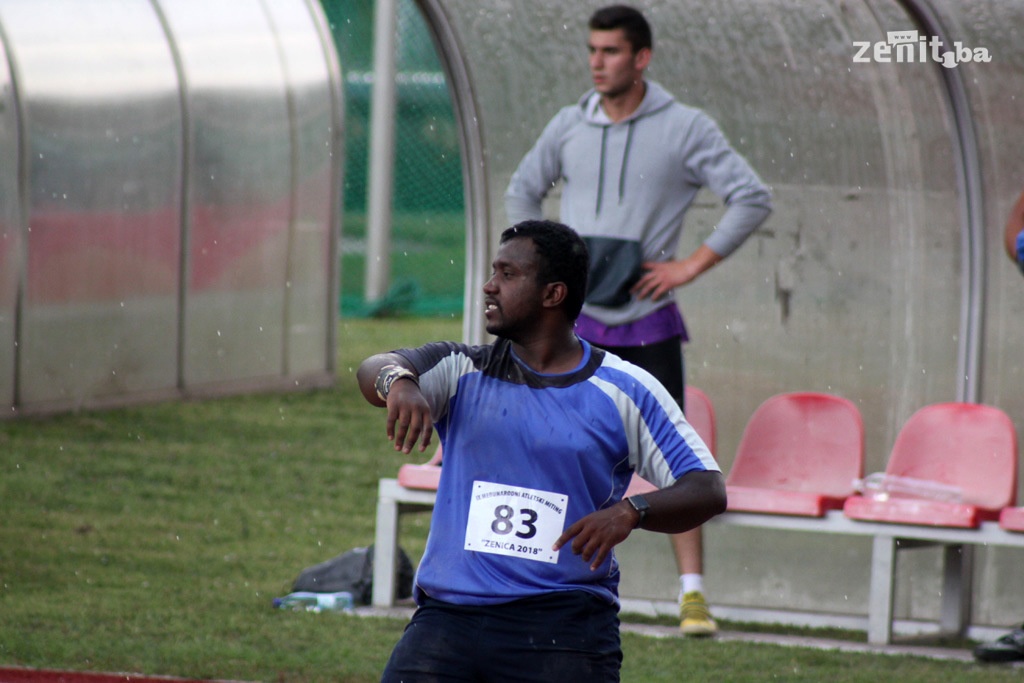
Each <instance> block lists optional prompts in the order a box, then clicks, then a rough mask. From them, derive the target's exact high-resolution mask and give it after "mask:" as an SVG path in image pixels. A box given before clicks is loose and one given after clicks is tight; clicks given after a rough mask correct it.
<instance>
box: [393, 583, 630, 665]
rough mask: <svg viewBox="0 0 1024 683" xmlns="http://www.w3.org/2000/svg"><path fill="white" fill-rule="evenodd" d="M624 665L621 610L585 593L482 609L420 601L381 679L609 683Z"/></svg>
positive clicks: (571, 593) (566, 594)
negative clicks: (620, 626) (583, 682)
mask: <svg viewBox="0 0 1024 683" xmlns="http://www.w3.org/2000/svg"><path fill="white" fill-rule="evenodd" d="M621 666H622V649H621V646H620V642H619V615H618V608H617V607H616V606H615V605H612V604H609V603H607V602H605V601H604V600H601V599H600V598H598V597H596V596H594V595H591V594H590V593H587V592H585V591H580V590H574V591H565V592H562V593H552V594H548V595H544V596H540V597H536V598H525V599H523V600H516V601H514V602H509V603H503V604H500V605H485V606H471V605H453V604H451V603H446V602H441V601H440V600H433V599H431V598H425V599H424V602H423V604H422V605H421V606H420V607H419V608H418V609H417V610H416V612H415V614H413V617H412V620H411V621H410V622H409V625H408V626H407V627H406V629H405V633H404V634H402V638H401V639H400V640H399V641H398V644H397V645H396V646H395V649H394V651H392V653H391V659H390V660H388V664H387V667H386V668H385V669H384V675H383V676H382V678H381V681H382V683H396V682H397V681H405V682H406V683H430V682H432V681H479V682H481V683H483V682H486V683H501V682H505V681H507V682H509V683H511V682H512V681H516V682H523V681H538V682H548V681H557V682H559V683H570V681H587V682H588V683H591V682H595V683H606V682H608V683H611V682H614V681H618V680H619V669H620V668H621Z"/></svg>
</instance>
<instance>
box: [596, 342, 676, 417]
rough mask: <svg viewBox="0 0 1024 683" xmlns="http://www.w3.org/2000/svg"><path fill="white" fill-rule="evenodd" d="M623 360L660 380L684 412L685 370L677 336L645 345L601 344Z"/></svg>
mask: <svg viewBox="0 0 1024 683" xmlns="http://www.w3.org/2000/svg"><path fill="white" fill-rule="evenodd" d="M601 348H603V349H605V350H607V351H611V352H612V353H614V354H615V355H616V356H618V357H619V358H621V359H622V360H624V361H629V362H630V363H632V364H633V365H639V366H640V367H642V368H643V369H644V370H646V371H647V372H649V373H651V374H652V375H654V377H655V379H657V380H658V381H659V382H661V383H662V384H663V385H664V386H665V388H666V389H668V393H670V394H671V395H672V398H674V399H675V400H676V403H678V404H679V407H680V408H682V409H683V412H684V413H685V412H686V405H685V402H686V398H685V396H686V392H685V391H684V390H683V387H684V386H685V385H686V370H685V367H684V365H683V345H682V340H681V339H680V338H679V337H672V338H671V339H666V340H665V341H661V342H657V343H655V344H647V345H646V346H602V347H601Z"/></svg>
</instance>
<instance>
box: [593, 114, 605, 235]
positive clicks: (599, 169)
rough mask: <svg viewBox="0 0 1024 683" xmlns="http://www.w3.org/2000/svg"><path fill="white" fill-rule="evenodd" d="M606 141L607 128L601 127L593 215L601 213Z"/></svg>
mask: <svg viewBox="0 0 1024 683" xmlns="http://www.w3.org/2000/svg"><path fill="white" fill-rule="evenodd" d="M607 141H608V126H601V163H600V164H599V165H598V167H597V203H596V204H595V205H594V215H595V216H597V215H599V214H600V213H601V197H602V196H604V148H605V143H606V142H607Z"/></svg>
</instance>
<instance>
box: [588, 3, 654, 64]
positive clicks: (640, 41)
mask: <svg viewBox="0 0 1024 683" xmlns="http://www.w3.org/2000/svg"><path fill="white" fill-rule="evenodd" d="M588 25H589V26H590V30H591V31H614V30H615V29H617V28H621V29H622V32H623V33H624V34H625V36H626V40H628V41H629V44H630V45H632V46H633V53H634V54H635V53H637V52H639V51H640V50H642V49H643V48H645V47H646V48H647V49H649V50H653V49H654V35H653V34H652V33H651V25H650V24H649V23H647V19H645V18H644V15H643V14H642V13H641V12H640V10H638V9H634V8H633V7H630V6H629V5H609V6H608V7H602V8H601V9H599V10H597V11H596V12H594V13H593V14H592V15H590V22H589V24H588Z"/></svg>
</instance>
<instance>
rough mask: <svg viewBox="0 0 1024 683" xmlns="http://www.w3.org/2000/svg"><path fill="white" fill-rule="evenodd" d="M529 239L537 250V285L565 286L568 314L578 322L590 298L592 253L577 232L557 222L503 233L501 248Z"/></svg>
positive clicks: (524, 225)
mask: <svg viewBox="0 0 1024 683" xmlns="http://www.w3.org/2000/svg"><path fill="white" fill-rule="evenodd" d="M521 237H523V238H528V239H531V240H533V243H534V245H536V247H537V256H538V257H539V259H538V268H537V282H538V283H539V284H542V285H546V284H548V283H550V282H564V283H565V287H566V290H567V293H566V296H565V304H564V309H565V314H566V316H567V317H568V318H569V320H576V318H577V317H579V314H580V311H581V310H582V309H583V298H584V297H585V296H586V294H587V272H588V271H589V269H590V252H589V251H588V250H587V244H586V242H584V241H583V238H582V237H580V236H579V235H578V234H577V233H576V231H575V230H573V229H572V228H570V227H569V226H567V225H563V224H562V223H556V222H555V221H533V220H531V221H522V222H521V223H516V224H515V225H513V226H512V227H511V228H508V229H506V230H505V231H504V232H503V233H501V240H500V244H504V243H505V242H508V241H509V240H514V239H519V238H521Z"/></svg>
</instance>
